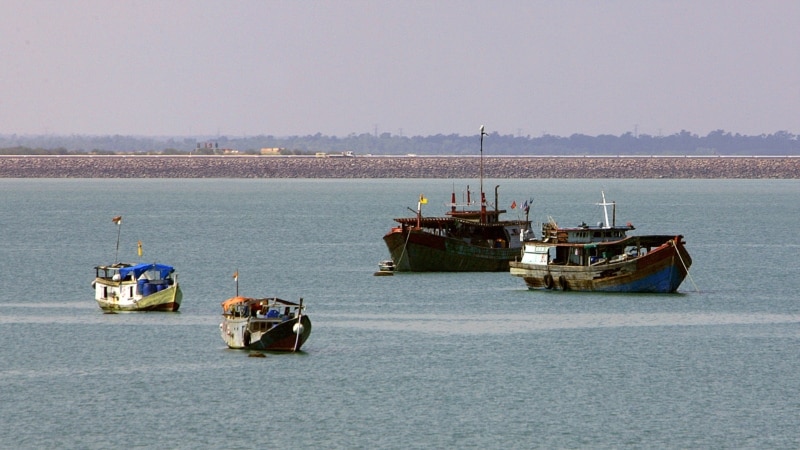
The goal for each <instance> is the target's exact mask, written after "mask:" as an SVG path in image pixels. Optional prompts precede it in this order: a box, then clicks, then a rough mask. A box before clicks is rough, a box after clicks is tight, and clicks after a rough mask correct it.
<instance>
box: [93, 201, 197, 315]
mask: <svg viewBox="0 0 800 450" xmlns="http://www.w3.org/2000/svg"><path fill="white" fill-rule="evenodd" d="M111 221H112V222H113V223H114V224H115V225H117V253H116V254H115V255H114V261H115V262H114V264H110V265H100V266H96V267H95V268H94V270H95V278H94V281H93V282H92V289H94V299H95V300H96V301H97V304H98V305H99V306H100V308H101V309H102V310H103V311H108V312H114V311H177V310H178V308H180V307H181V300H182V299H183V293H182V292H181V287H180V285H179V284H178V275H177V274H175V268H174V267H172V266H168V265H166V264H157V263H141V264H129V263H121V262H118V261H119V260H118V259H117V257H118V256H119V235H120V230H121V229H122V216H116V217H114V218H113V219H111ZM138 253H139V256H142V243H141V241H139V248H138Z"/></svg>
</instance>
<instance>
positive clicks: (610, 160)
mask: <svg viewBox="0 0 800 450" xmlns="http://www.w3.org/2000/svg"><path fill="white" fill-rule="evenodd" d="M479 170H480V169H479V158H478V157H474V156H452V157H447V156H413V157H412V156H372V157H365V156H357V157H352V158H351V157H346V158H345V157H339V158H315V157H300V156H288V157H280V156H166V155H165V156H139V155H136V156H133V155H131V156H119V155H115V156H89V155H81V156H0V178H345V179H346V178H477V177H478V176H479ZM483 173H484V178H501V179H502V178H512V179H513V178H519V179H527V178H642V179H646V178H678V179H681V178H687V179H691V178H701V179H702V178H741V179H767V178H773V179H797V178H800V158H798V157H793V156H770V157H765V156H752V157H741V156H731V157H723V156H702V157H686V156H674V157H672V156H657V157H656V156H653V157H650V156H572V157H567V156H558V157H556V156H509V157H505V156H487V157H484V158H483Z"/></svg>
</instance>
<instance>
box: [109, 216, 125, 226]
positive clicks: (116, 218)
mask: <svg viewBox="0 0 800 450" xmlns="http://www.w3.org/2000/svg"><path fill="white" fill-rule="evenodd" d="M111 221H112V222H114V223H115V224H117V225H119V224H120V223H122V216H116V217H114V218H113V219H111Z"/></svg>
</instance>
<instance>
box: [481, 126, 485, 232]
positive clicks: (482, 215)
mask: <svg viewBox="0 0 800 450" xmlns="http://www.w3.org/2000/svg"><path fill="white" fill-rule="evenodd" d="M485 134H486V131H485V129H484V127H483V125H481V223H485V222H486V194H484V193H483V136H484V135H485Z"/></svg>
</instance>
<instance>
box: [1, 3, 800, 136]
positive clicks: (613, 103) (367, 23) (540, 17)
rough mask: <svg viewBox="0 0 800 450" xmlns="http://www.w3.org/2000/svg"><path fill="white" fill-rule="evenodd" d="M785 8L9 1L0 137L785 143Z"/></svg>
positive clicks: (795, 78) (790, 17) (793, 101)
mask: <svg viewBox="0 0 800 450" xmlns="http://www.w3.org/2000/svg"><path fill="white" fill-rule="evenodd" d="M799 26H800V2H798V1H795V0H785V1H774V0H759V1H742V0H720V1H715V0H707V1H705V0H670V1H646V0H630V1H629V0H618V1H615V0H603V1H590V0H585V1H577V0H576V1H572V0H558V1H556V0H553V1H538V0H507V1H505V0H499V1H470V0H463V1H453V0H436V1H427V0H426V1H422V0H420V1H402V0H399V1H383V0H371V1H351V0H342V1H299V0H291V1H271V0H258V1H248V0H241V1H222V0H219V1H217V0H213V1H212V0H208V1H202V0H114V1H107V0H98V1H85V0H52V1H43V0H5V1H4V2H3V14H2V15H0V134H21V135H31V134H32V135H40V134H53V135H75V134H77V135H131V136H215V135H216V136H229V137H233V136H237V137H238V136H256V135H270V136H276V137H286V136H305V135H312V134H317V133H321V134H323V135H326V136H340V137H345V136H349V135H352V134H362V133H369V134H382V133H390V134H392V135H401V136H409V137H410V136H432V135H437V134H444V135H448V134H459V135H462V136H471V135H477V133H478V130H479V128H480V126H481V125H485V127H486V131H487V132H489V133H494V132H497V133H499V134H502V135H519V136H530V137H537V136H541V135H544V134H550V135H556V136H570V135H572V134H575V133H579V134H586V135H591V136H597V135H601V134H611V135H621V134H624V133H629V132H630V133H634V134H648V135H652V136H659V135H670V134H674V133H679V132H681V131H689V132H691V133H693V134H698V135H700V136H705V135H707V134H708V133H709V132H712V131H716V130H725V131H727V132H731V133H734V134H736V133H739V134H743V135H760V134H771V133H774V132H776V131H788V132H790V133H800V31H799V29H798V27H799Z"/></svg>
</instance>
